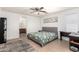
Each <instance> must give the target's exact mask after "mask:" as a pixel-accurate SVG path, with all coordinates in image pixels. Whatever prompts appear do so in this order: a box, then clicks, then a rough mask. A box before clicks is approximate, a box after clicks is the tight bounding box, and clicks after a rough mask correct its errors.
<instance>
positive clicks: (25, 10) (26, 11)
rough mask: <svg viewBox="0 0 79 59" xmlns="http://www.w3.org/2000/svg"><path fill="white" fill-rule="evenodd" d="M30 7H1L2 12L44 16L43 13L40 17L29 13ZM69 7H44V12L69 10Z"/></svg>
mask: <svg viewBox="0 0 79 59" xmlns="http://www.w3.org/2000/svg"><path fill="white" fill-rule="evenodd" d="M30 8H31V7H2V9H3V10H6V11H10V12H15V13H19V14H25V15H27V14H28V15H33V16H43V15H46V14H44V13H41V14H40V15H37V14H33V13H31V12H32V10H30ZM69 8H70V7H44V9H43V10H44V11H47V12H48V14H49V13H54V12H59V11H62V10H65V9H69Z"/></svg>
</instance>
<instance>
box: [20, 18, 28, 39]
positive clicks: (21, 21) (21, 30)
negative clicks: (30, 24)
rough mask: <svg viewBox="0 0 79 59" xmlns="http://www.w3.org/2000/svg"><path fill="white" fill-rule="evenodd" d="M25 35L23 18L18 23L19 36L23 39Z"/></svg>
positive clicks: (24, 19)
mask: <svg viewBox="0 0 79 59" xmlns="http://www.w3.org/2000/svg"><path fill="white" fill-rule="evenodd" d="M26 35H27V21H26V18H25V17H21V18H20V23H19V36H20V38H24V37H26Z"/></svg>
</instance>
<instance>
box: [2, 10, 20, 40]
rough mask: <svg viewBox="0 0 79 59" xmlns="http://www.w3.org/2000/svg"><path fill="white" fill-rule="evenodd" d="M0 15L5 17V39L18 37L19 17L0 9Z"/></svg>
mask: <svg viewBox="0 0 79 59" xmlns="http://www.w3.org/2000/svg"><path fill="white" fill-rule="evenodd" d="M1 16H2V17H6V18H7V39H8V40H9V39H15V38H19V19H20V15H19V14H16V13H11V12H6V11H1Z"/></svg>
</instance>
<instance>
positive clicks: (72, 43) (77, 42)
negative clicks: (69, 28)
mask: <svg viewBox="0 0 79 59" xmlns="http://www.w3.org/2000/svg"><path fill="white" fill-rule="evenodd" d="M69 38H70V40H69V48H70V50H72V51H75V52H76V51H78V52H79V35H69Z"/></svg>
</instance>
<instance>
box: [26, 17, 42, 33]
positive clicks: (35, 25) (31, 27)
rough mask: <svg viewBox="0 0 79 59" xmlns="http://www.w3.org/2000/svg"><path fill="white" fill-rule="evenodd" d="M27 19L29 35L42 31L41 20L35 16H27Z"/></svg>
mask: <svg viewBox="0 0 79 59" xmlns="http://www.w3.org/2000/svg"><path fill="white" fill-rule="evenodd" d="M26 18H27V33H30V32H37V31H39V30H41V21H40V18H38V17H34V16H26Z"/></svg>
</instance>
